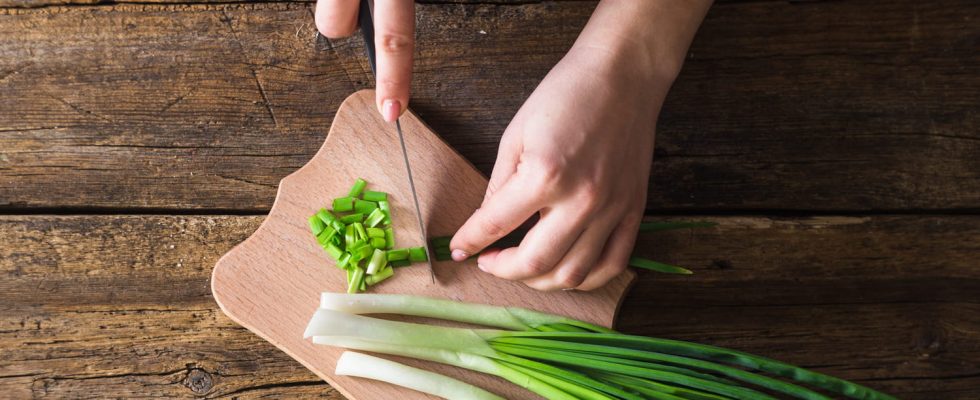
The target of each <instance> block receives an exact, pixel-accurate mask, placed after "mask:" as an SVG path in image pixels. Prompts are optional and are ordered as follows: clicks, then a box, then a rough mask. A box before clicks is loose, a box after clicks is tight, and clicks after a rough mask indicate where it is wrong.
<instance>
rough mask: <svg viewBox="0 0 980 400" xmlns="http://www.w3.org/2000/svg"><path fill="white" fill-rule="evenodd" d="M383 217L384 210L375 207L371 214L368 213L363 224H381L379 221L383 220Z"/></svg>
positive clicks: (372, 225)
mask: <svg viewBox="0 0 980 400" xmlns="http://www.w3.org/2000/svg"><path fill="white" fill-rule="evenodd" d="M384 218H385V214H384V212H383V211H381V209H377V208H376V209H374V211H371V214H368V216H367V219H366V220H365V221H364V224H365V225H367V226H370V227H372V228H374V227H376V226H378V225H379V224H381V221H383V220H384Z"/></svg>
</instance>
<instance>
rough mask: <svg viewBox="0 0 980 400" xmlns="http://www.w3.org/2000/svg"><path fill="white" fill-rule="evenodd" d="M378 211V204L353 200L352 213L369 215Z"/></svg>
mask: <svg viewBox="0 0 980 400" xmlns="http://www.w3.org/2000/svg"><path fill="white" fill-rule="evenodd" d="M377 209H378V203H375V202H373V201H367V200H354V212H356V213H361V214H370V213H371V211H374V210H377Z"/></svg>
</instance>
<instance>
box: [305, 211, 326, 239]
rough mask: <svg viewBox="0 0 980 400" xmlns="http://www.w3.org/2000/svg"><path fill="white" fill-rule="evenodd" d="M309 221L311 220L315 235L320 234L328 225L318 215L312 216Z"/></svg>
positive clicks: (311, 228) (311, 227)
mask: <svg viewBox="0 0 980 400" xmlns="http://www.w3.org/2000/svg"><path fill="white" fill-rule="evenodd" d="M309 221H310V230H311V231H313V235H314V236H315V235H319V234H320V232H323V228H325V227H326V226H327V225H326V224H324V223H323V221H321V220H320V218H319V217H317V216H316V215H312V216H310V219H309Z"/></svg>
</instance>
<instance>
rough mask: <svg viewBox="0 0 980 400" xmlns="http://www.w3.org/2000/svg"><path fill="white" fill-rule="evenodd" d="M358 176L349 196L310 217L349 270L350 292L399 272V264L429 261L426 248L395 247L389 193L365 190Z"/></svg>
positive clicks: (339, 265) (313, 228)
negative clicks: (396, 271)
mask: <svg viewBox="0 0 980 400" xmlns="http://www.w3.org/2000/svg"><path fill="white" fill-rule="evenodd" d="M366 187H367V182H366V181H365V180H364V179H360V178H358V179H357V181H355V182H354V186H353V187H351V189H350V191H349V192H348V193H347V196H344V197H338V198H336V199H334V200H333V207H332V210H327V209H326V208H321V209H320V211H318V212H317V213H316V214H313V215H311V216H310V218H309V223H310V230H311V231H312V232H313V236H315V237H316V241H317V243H319V244H320V246H322V247H323V249H324V250H326V252H327V254H328V255H330V257H331V258H333V259H334V261H336V262H337V268H339V269H342V270H344V271H346V272H347V292H348V293H355V292H358V291H364V290H366V289H367V287H368V286H372V285H375V284H378V283H380V282H381V281H383V280H385V279H388V278H390V277H391V276H392V275H394V274H395V270H394V269H395V268H397V267H404V266H408V265H410V264H411V263H413V262H425V261H428V256H427V255H426V252H425V248H423V247H412V248H404V249H395V232H394V229H393V228H392V227H391V205H390V204H389V203H388V194H387V193H385V192H375V191H370V190H365V188H366Z"/></svg>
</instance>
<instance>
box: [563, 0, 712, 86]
mask: <svg viewBox="0 0 980 400" xmlns="http://www.w3.org/2000/svg"><path fill="white" fill-rule="evenodd" d="M710 5H711V1H710V0H682V1H670V0H644V1H627V0H604V1H601V2H600V3H599V5H598V6H597V7H596V9H595V11H594V12H593V15H592V18H590V19H589V23H588V24H587V25H586V27H585V29H583V30H582V33H581V35H579V38H578V40H576V41H575V44H574V45H573V47H572V52H577V53H585V54H589V53H592V54H593V55H592V56H593V57H603V58H605V62H606V63H607V64H610V65H613V66H614V67H615V68H617V69H618V70H619V72H620V73H621V74H622V75H624V76H626V77H627V78H628V79H630V80H632V81H633V82H639V83H641V84H647V85H653V86H654V87H658V88H661V87H662V88H669V87H670V85H671V84H673V82H674V80H675V79H676V78H677V75H678V74H679V73H680V70H681V66H682V65H683V63H684V59H685V58H686V55H687V49H688V47H689V46H690V43H691V41H692V40H693V38H694V34H695V33H696V32H697V28H698V26H699V25H700V23H701V20H702V19H704V15H705V13H707V10H708V7H709V6H710ZM648 87H649V86H648Z"/></svg>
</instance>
